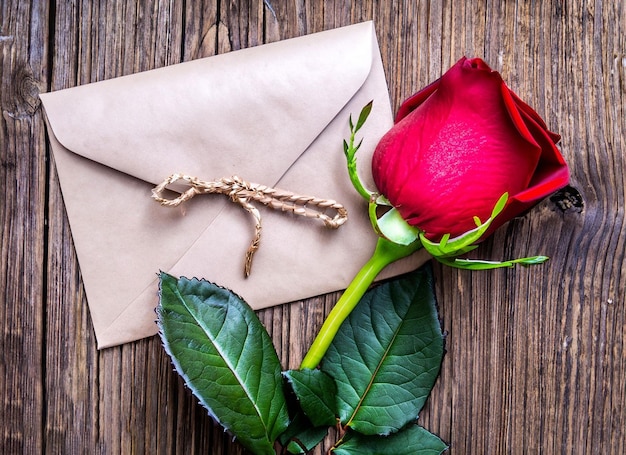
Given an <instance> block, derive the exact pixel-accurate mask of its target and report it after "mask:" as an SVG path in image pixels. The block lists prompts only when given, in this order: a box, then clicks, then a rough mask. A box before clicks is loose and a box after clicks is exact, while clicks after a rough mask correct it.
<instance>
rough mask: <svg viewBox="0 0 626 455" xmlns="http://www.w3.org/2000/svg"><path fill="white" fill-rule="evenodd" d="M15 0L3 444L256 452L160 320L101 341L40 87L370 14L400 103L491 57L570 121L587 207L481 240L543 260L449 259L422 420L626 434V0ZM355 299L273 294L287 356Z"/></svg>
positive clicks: (5, 12)
mask: <svg viewBox="0 0 626 455" xmlns="http://www.w3.org/2000/svg"><path fill="white" fill-rule="evenodd" d="M0 5H1V6H0V49H1V53H0V80H1V84H2V85H1V89H0V90H1V93H0V104H1V108H2V118H1V119H0V235H1V237H0V252H1V256H0V261H1V263H0V267H1V274H0V296H1V298H2V301H1V302H0V336H1V338H0V344H1V345H0V359H1V361H0V397H1V403H0V428H1V429H2V431H1V432H0V441H1V446H0V452H1V453H3V454H14V453H15V454H17V453H25V454H35V453H51V454H74V453H103V454H118V453H122V454H129V453H138V454H140V453H148V454H171V453H180V454H196V453H198V454H200V453H210V454H240V453H243V451H242V449H241V448H240V447H239V446H238V444H237V443H236V442H231V437H230V436H229V435H227V434H225V433H223V431H222V430H221V429H220V428H219V427H218V426H216V425H215V424H213V423H212V421H211V420H210V419H209V418H208V417H207V416H206V415H205V412H204V410H203V409H202V408H201V407H200V406H199V405H197V404H196V400H195V399H194V398H193V397H192V396H191V395H190V393H189V391H188V390H186V389H185V388H184V386H183V383H182V382H181V380H180V379H179V378H178V376H177V375H176V374H175V373H174V372H173V369H172V367H171V365H170V362H169V360H168V358H167V357H166V355H165V354H164V351H163V349H162V348H161V345H160V343H159V340H158V339H156V338H152V339H146V340H142V341H139V342H136V343H131V344H127V345H124V346H121V347H117V348H111V349H105V350H103V351H101V352H98V351H96V343H95V339H94V335H93V331H92V326H91V322H90V318H89V312H88V308H87V303H86V300H85V295H84V292H83V288H82V285H81V278H80V270H79V267H78V265H77V262H76V256H75V253H74V249H73V245H72V238H71V235H70V231H69V228H68V223H67V219H66V214H65V209H64V206H63V201H62V198H61V194H60V191H59V185H58V181H57V176H56V171H55V168H54V166H53V165H52V164H51V156H50V151H49V148H48V146H47V142H46V134H45V128H44V123H43V119H42V112H41V108H40V104H39V100H38V93H39V92H43V91H49V90H57V89H61V88H66V87H72V86H75V85H79V84H84V83H88V82H92V81H97V80H101V79H106V78H111V77H115V76H121V75H124V74H129V73H134V72H137V71H141V70H147V69H151V68H157V67H162V66H165V65H170V64H174V63H178V62H181V61H186V60H191V59H195V58H199V57H203V56H209V55H213V54H216V53H223V52H228V51H231V50H236V49H240V48H245V47H250V46H256V45H259V44H262V43H264V42H272V41H276V40H280V39H285V38H290V37H295V36H299V35H302V34H308V33H312V32H317V31H322V30H325V29H329V28H334V27H337V26H342V25H348V24H351V23H354V22H358V21H362V20H367V19H374V21H375V25H376V29H377V33H378V37H379V41H380V45H381V49H382V56H383V61H384V66H385V70H386V74H387V78H388V81H389V90H390V96H391V99H392V102H393V104H394V106H395V107H397V106H398V103H399V102H400V101H401V100H402V99H404V98H405V97H407V96H408V95H410V94H412V93H413V92H414V91H416V90H417V89H419V88H420V87H422V86H424V85H425V84H427V83H428V82H429V81H432V80H434V79H435V78H437V77H439V76H440V75H441V73H442V71H445V70H446V69H447V68H448V67H450V66H451V65H452V64H453V63H454V62H455V61H456V60H457V59H458V58H459V57H461V56H462V55H467V56H481V57H483V58H484V59H485V60H486V61H487V62H488V63H489V64H490V65H491V66H492V67H494V68H496V69H497V70H499V71H500V72H501V73H502V74H503V76H504V78H505V80H507V82H508V84H509V85H510V86H511V87H512V88H513V89H514V90H515V91H516V92H517V93H518V94H519V95H520V96H521V97H522V98H523V99H525V100H526V101H528V102H529V103H530V104H532V105H533V106H534V107H535V108H536V109H537V110H538V111H539V113H540V114H541V115H542V116H544V118H545V119H546V121H547V123H548V124H549V126H550V127H551V128H552V129H554V130H556V131H558V132H559V133H561V134H562V136H563V140H562V142H561V148H562V150H563V153H564V155H565V157H566V159H567V160H568V161H569V163H570V164H571V170H572V185H573V186H574V187H575V188H577V189H578V190H579V191H580V193H581V194H582V197H583V200H584V204H585V205H584V209H583V210H582V212H577V211H573V210H572V211H566V212H562V211H560V210H559V209H557V207H556V205H555V204H554V203H551V202H550V201H546V202H544V203H542V204H540V205H539V206H538V207H537V208H536V209H534V210H533V211H532V212H531V213H529V214H528V215H526V216H524V217H523V218H520V219H516V220H514V221H512V222H511V223H509V224H508V225H507V226H506V227H503V228H501V229H500V230H499V231H498V232H497V233H496V234H495V236H494V237H493V238H492V239H491V240H489V241H487V242H486V243H485V244H484V245H483V246H482V247H481V249H480V250H479V251H480V253H481V255H482V256H484V257H491V258H496V259H497V258H505V257H507V258H508V257H513V256H516V257H519V256H524V255H528V254H536V253H542V254H547V255H549V256H550V257H551V258H552V260H551V261H550V262H548V263H547V264H546V265H544V266H540V267H535V268H529V269H523V268H517V269H510V270H499V271H494V272H480V273H471V272H461V271H456V270H451V269H446V268H443V267H441V266H438V265H436V266H435V273H436V276H437V293H438V298H439V301H440V313H441V318H442V321H443V327H444V329H445V330H446V331H447V333H448V336H447V342H446V346H447V355H446V357H445V359H444V363H443V368H442V372H441V376H440V378H439V380H438V382H437V385H436V387H435V389H434V391H433V393H432V395H431V397H430V399H429V401H428V404H427V407H426V409H425V410H424V411H423V413H422V417H421V420H422V424H423V425H424V426H426V427H427V428H428V429H430V430H431V431H433V432H435V433H437V434H439V435H440V436H441V437H442V438H443V439H444V440H445V441H447V442H448V443H449V444H450V445H451V450H450V453H454V454H466V453H467V454H483V453H485V454H507V453H516V454H517V453H520V454H521V453H545V454H553V453H555V454H556V453H559V454H624V453H626V443H625V438H626V429H625V427H626V350H625V348H624V331H625V329H626V311H625V309H624V285H625V283H626V273H625V272H626V269H625V267H624V265H623V263H624V252H625V241H626V232H625V229H626V227H625V223H624V199H625V194H624V186H625V185H624V183H625V176H624V164H625V163H624V159H625V158H624V154H625V153H626V147H625V145H626V104H625V103H626V96H625V94H626V6H625V5H624V2H623V1H622V0H594V1H592V0H589V1H583V0H563V1H559V0H543V1H540V0H528V1H526V0H518V1H515V0H502V1H497V0H477V1H471V2H470V1H461V0H439V1H435V0H433V1H430V2H429V1H427V0H412V1H408V0H407V1H382V0H381V1H374V2H371V1H364V2H357V1H353V2H350V1H347V0H344V1H341V0H335V1H321V0H320V1H313V0H309V1H307V0H289V1H279V0H273V1H272V0H266V1H260V0H249V1H246V0H241V1H236V0H233V1H227V0H221V1H206V2H199V1H198V2H195V1H184V0H181V1H178V0H160V1H137V2H134V1H130V0H110V1H109V0H107V1H99V2H92V1H89V0H72V1H67V0H66V1H62V0H59V1H43V0H41V1H38V0H2V1H1V2H0ZM337 77H341V72H340V70H339V69H338V72H337ZM336 297H337V296H336V295H330V296H324V297H319V298H315V299H311V300H308V301H304V302H297V303H293V304H290V305H284V306H280V307H276V308H273V309H269V310H265V311H262V312H261V313H260V317H261V319H262V321H263V322H264V323H265V324H266V326H267V328H268V330H269V331H270V333H271V334H272V337H273V339H274V341H275V344H276V346H277V347H278V349H279V352H280V355H281V359H282V362H283V366H284V367H285V368H288V367H297V366H298V364H299V362H300V360H301V358H302V356H303V354H304V352H305V351H306V348H307V346H308V344H309V343H310V342H311V340H312V337H313V336H314V334H315V332H316V330H317V328H318V327H319V326H320V324H321V322H322V320H323V317H324V314H325V313H326V312H327V311H328V310H329V308H330V307H331V305H332V303H333V301H334V300H335V299H336ZM328 447H329V446H328V445H327V446H326V448H328ZM315 453H316V454H321V453H324V451H323V450H322V448H318V449H317V450H316V452H315Z"/></svg>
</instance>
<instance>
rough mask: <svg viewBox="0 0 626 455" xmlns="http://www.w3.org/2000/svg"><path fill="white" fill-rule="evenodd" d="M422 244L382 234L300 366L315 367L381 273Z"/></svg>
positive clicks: (301, 367)
mask: <svg viewBox="0 0 626 455" xmlns="http://www.w3.org/2000/svg"><path fill="white" fill-rule="evenodd" d="M421 247H422V244H421V242H420V241H419V240H416V241H414V242H413V243H411V244H409V245H400V244H398V243H394V242H391V241H389V240H387V239H385V238H384V237H379V238H378V242H377V244H376V248H375V250H374V254H373V255H372V257H371V258H370V259H369V260H368V261H367V262H366V263H365V265H364V266H363V267H362V268H361V270H359V272H358V273H357V274H356V276H355V277H354V279H353V280H352V282H351V283H350V285H349V286H348V288H347V289H346V290H345V292H344V293H343V295H342V296H341V298H340V299H339V300H338V301H337V303H336V304H335V306H334V307H333V309H332V310H331V311H330V313H329V315H328V317H327V318H326V320H325V321H324V324H323V325H322V328H321V329H320V331H319V333H318V335H317V337H316V338H315V340H314V341H313V344H312V345H311V348H310V349H309V351H308V352H307V354H306V356H305V357H304V360H302V364H301V365H300V369H305V368H310V369H313V368H316V367H317V366H318V365H319V363H320V362H321V360H322V357H324V354H326V351H327V350H328V347H329V346H330V344H331V343H332V341H333V339H334V338H335V335H336V334H337V331H338V330H339V326H341V324H342V323H343V321H344V320H345V319H346V318H347V317H348V315H349V314H350V313H351V312H352V310H353V309H354V307H356V305H357V304H358V303H359V301H360V300H361V297H363V294H365V291H367V289H368V288H369V286H370V285H371V284H372V282H373V281H374V279H375V278H376V277H377V276H378V274H379V273H380V272H381V271H382V270H383V269H384V268H385V267H386V266H388V265H389V264H391V263H392V262H395V261H397V260H399V259H402V258H404V257H406V256H409V255H410V254H412V253H414V252H415V251H417V250H418V249H420V248H421Z"/></svg>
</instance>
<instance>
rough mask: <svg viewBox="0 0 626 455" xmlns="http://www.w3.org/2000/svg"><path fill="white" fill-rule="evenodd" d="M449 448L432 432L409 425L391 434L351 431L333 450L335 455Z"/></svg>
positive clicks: (428, 452)
mask: <svg viewBox="0 0 626 455" xmlns="http://www.w3.org/2000/svg"><path fill="white" fill-rule="evenodd" d="M447 448H448V446H447V445H446V444H445V443H444V442H443V441H442V440H441V439H439V438H438V437H437V436H435V435H434V434H432V433H431V432H429V431H427V430H425V429H424V428H422V427H420V426H417V425H409V426H408V427H407V428H405V429H403V430H401V431H399V432H398V433H394V434H392V435H391V436H365V435H361V434H359V433H355V432H350V433H349V436H346V438H345V439H344V442H342V443H341V444H340V445H339V446H338V447H336V448H335V449H333V450H332V452H333V453H334V454H335V455H355V454H358V455H438V454H440V453H442V452H444V451H445V450H446V449H447Z"/></svg>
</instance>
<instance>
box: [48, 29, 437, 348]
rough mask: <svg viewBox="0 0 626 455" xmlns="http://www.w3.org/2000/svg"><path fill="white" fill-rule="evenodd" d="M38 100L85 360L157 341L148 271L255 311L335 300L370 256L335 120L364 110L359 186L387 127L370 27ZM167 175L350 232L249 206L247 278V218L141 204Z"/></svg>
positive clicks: (213, 202)
mask: <svg viewBox="0 0 626 455" xmlns="http://www.w3.org/2000/svg"><path fill="white" fill-rule="evenodd" d="M41 99H42V102H43V106H44V109H45V112H46V117H47V122H48V133H49V137H50V142H51V145H52V151H53V157H54V161H55V163H56V168H57V172H58V176H59V181H60V184H61V190H62V194H63V199H64V203H65V205H66V209H67V214H68V218H69V222H70V227H71V231H72V237H73V240H74V245H75V248H76V254H77V257H78V260H79V265H80V270H81V275H82V279H83V282H84V286H85V292H86V295H87V300H88V303H89V308H90V313H91V316H92V320H93V324H94V327H95V332H96V337H97V341H98V347H99V348H103V347H107V346H113V345H117V344H121V343H125V342H128V341H132V340H136V339H139V338H143V337H147V336H150V335H153V334H155V333H156V332H157V327H156V324H155V322H154V320H155V312H154V309H155V307H156V305H157V302H158V297H157V293H158V277H157V274H158V272H159V270H163V271H167V272H168V273H171V274H173V275H176V276H187V277H201V278H206V279H208V280H210V281H213V282H215V283H218V284H219V285H222V286H225V287H228V288H230V289H232V290H233V291H235V292H236V293H238V294H239V295H241V296H242V297H243V298H244V299H245V300H246V301H247V302H248V303H249V304H250V305H251V306H252V307H253V308H255V309H259V308H263V307H267V306H270V305H276V304H281V303H286V302H290V301H295V300H300V299H304V298H308V297H312V296H316V295H320V294H323V293H328V292H331V291H336V290H340V289H344V288H345V287H346V286H347V285H348V283H349V282H350V281H351V280H352V278H353V277H354V275H355V274H356V272H357V271H358V269H359V268H360V267H361V266H362V265H363V264H364V263H365V261H366V260H367V259H368V258H369V256H370V254H371V252H372V251H373V248H374V245H375V242H376V236H375V234H374V233H373V231H372V228H371V226H370V224H369V221H368V219H367V213H366V212H367V205H366V203H365V201H364V200H363V199H362V198H361V197H360V196H359V195H358V194H357V193H356V191H355V190H354V189H353V188H352V186H351V184H350V181H349V178H348V174H347V170H346V165H345V157H344V154H343V150H342V140H343V139H344V138H347V137H348V135H349V128H348V117H349V115H350V114H352V115H353V116H354V117H355V118H356V116H358V114H359V112H360V110H361V108H362V107H363V106H364V105H365V104H366V103H367V102H369V101H370V100H374V107H373V111H372V114H371V115H370V118H369V119H368V121H367V122H366V124H365V126H364V127H363V128H362V130H361V131H360V132H359V136H360V137H363V138H364V141H363V145H362V146H361V149H360V150H359V152H358V158H359V165H360V168H361V170H360V172H361V175H363V176H364V178H365V179H366V180H367V179H370V181H371V171H370V169H369V166H370V158H371V154H372V151H373V149H374V147H375V145H376V143H377V141H378V140H379V138H380V137H381V136H382V135H383V134H384V132H385V131H386V130H387V129H388V128H389V127H390V126H391V125H392V115H391V109H390V105H389V95H388V92H387V85H386V82H385V76H384V72H383V68H382V63H381V58H380V53H379V49H378V45H377V42H376V37H375V33H374V28H373V25H372V23H371V22H366V23H361V24H357V25H352V26H348V27H343V28H339V29H335V30H330V31H326V32H322V33H317V34H312V35H308V36H304V37H299V38H294V39H289V40H285V41H281V42H277V43H272V44H267V45H262V46H258V47H255V48H250V49H245V50H240V51H234V52H230V53H227V54H222V55H218V56H214V57H208V58H204V59H200V60H196V61H192V62H186V63H181V64H177V65H173V66H170V67H165V68H161V69H157V70H152V71H147V72H143V73H139V74H135V75H131V76H125V77H120V78H116V79H111V80H107V81H102V82H96V83H92V84H87V85H83V86H79V87H75V88H70V89H66V90H60V91H57V92H53V93H47V94H42V95H41ZM178 172H180V173H184V174H188V175H192V176H195V177H198V178H200V179H202V180H208V181H210V180H215V179H219V178H221V177H229V176H233V175H237V176H239V177H240V178H242V179H244V180H246V181H249V182H255V183H259V184H263V185H268V186H274V187H278V188H282V189H286V190H290V191H293V192H295V193H298V194H304V195H311V196H315V197H319V198H329V199H335V200H337V201H338V202H339V203H341V204H343V205H344V206H345V207H346V208H347V209H348V212H349V215H348V217H349V219H348V221H347V222H346V223H345V224H344V225H343V226H342V227H340V228H339V229H337V230H332V229H328V228H326V227H324V226H323V224H322V223H320V222H319V220H314V219H306V218H302V217H297V216H294V215H290V214H286V213H280V212H276V211H273V210H271V209H270V208H267V207H263V206H260V207H259V211H260V212H261V215H262V219H263V221H262V222H263V230H262V238H261V244H260V248H259V250H258V252H257V253H256V254H255V257H254V262H253V266H252V273H251V275H250V277H249V278H247V279H246V278H244V276H243V261H244V255H245V252H246V250H247V248H248V246H249V243H250V241H251V238H252V235H253V230H254V223H253V221H252V220H251V218H250V215H249V214H248V213H247V212H246V211H245V210H243V209H242V208H241V207H240V206H237V205H236V204H234V203H233V202H232V201H230V199H229V198H228V197H227V196H223V195H199V196H196V197H195V198H194V199H192V200H191V201H188V202H186V203H185V204H183V205H181V206H179V207H177V208H166V207H162V206H160V205H159V204H158V203H156V202H155V201H154V200H153V199H151V189H152V188H153V187H154V186H155V185H156V184H158V183H160V182H161V181H163V180H164V179H165V178H166V177H168V176H169V175H170V174H173V173H178ZM372 187H373V186H372ZM425 260H426V257H425V256H424V255H417V256H415V257H412V258H411V259H410V260H408V261H404V262H401V263H398V264H396V265H394V267H391V268H390V269H389V270H388V271H387V272H386V274H385V275H382V276H391V275H393V274H399V273H402V272H405V271H408V270H410V269H413V268H415V267H417V266H418V265H419V264H421V263H423V262H424V261H425Z"/></svg>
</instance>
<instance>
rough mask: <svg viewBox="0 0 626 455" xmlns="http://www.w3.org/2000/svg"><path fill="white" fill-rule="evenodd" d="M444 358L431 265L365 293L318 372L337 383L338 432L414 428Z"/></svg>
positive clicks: (380, 432)
mask: <svg viewBox="0 0 626 455" xmlns="http://www.w3.org/2000/svg"><path fill="white" fill-rule="evenodd" d="M442 357H443V335H442V333H441V327H440V324H439V320H438V318H437V309H436V302H435V296H434V290H433V280H432V270H431V267H430V265H427V266H425V267H422V268H421V269H420V270H418V271H416V272H413V273H411V274H408V275H405V276H404V277H402V278H400V279H395V280H392V281H389V282H387V283H385V284H383V285H381V286H378V287H376V288H374V289H372V290H370V291H368V292H367V293H366V294H365V295H364V296H363V298H362V300H361V301H360V303H359V304H358V306H357V307H356V308H355V309H354V311H353V312H352V313H351V314H350V316H349V317H348V318H347V319H346V321H345V322H344V323H343V325H342V326H341V328H340V329H339V331H338V333H337V335H336V337H335V339H334V340H333V342H332V344H331V346H330V348H329V349H328V352H327V353H326V356H325V357H324V359H323V361H322V364H321V369H322V370H323V371H325V372H326V373H328V374H329V375H330V376H331V377H332V378H334V379H335V382H336V383H337V412H338V416H339V419H340V421H341V423H342V425H343V426H347V427H349V428H352V429H354V430H356V431H358V432H360V433H363V434H369V435H372V434H381V435H387V434H390V433H393V432H395V431H398V430H399V429H400V428H402V427H403V426H404V425H406V424H407V423H408V422H410V421H414V420H415V419H416V418H417V416H418V413H419V411H420V410H421V408H422V406H423V405H424V402H425V401H426V398H427V397H428V394H429V393H430V390H431V389H432V387H433V385H434V383H435V380H436V378H437V375H438V374H439V368H440V366H441V360H442Z"/></svg>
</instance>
